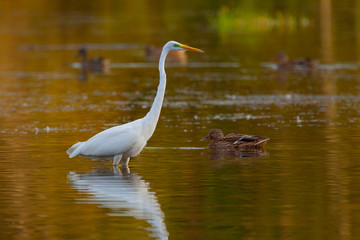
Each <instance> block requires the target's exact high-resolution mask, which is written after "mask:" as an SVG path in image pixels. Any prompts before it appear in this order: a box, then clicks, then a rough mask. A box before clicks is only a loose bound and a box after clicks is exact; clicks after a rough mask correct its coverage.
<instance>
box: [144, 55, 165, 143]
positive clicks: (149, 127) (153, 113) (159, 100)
mask: <svg viewBox="0 0 360 240" xmlns="http://www.w3.org/2000/svg"><path fill="white" fill-rule="evenodd" d="M167 54H168V51H164V50H163V51H162V53H161V56H160V60H159V72H160V82H159V86H158V90H157V93H156V96H155V99H154V102H153V104H152V106H151V109H150V111H149V112H148V113H147V114H146V116H145V117H144V120H145V121H144V123H145V125H144V127H145V132H146V134H147V138H148V139H149V138H150V137H151V136H152V135H153V133H154V131H155V128H156V124H157V122H158V120H159V116H160V112H161V107H162V104H163V100H164V95H165V87H166V73H165V58H166V56H167Z"/></svg>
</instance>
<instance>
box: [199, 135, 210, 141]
mask: <svg viewBox="0 0 360 240" xmlns="http://www.w3.org/2000/svg"><path fill="white" fill-rule="evenodd" d="M206 140H209V136H206V137H204V138H203V139H201V140H200V141H206Z"/></svg>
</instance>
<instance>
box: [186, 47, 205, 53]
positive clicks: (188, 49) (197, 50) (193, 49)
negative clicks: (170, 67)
mask: <svg viewBox="0 0 360 240" xmlns="http://www.w3.org/2000/svg"><path fill="white" fill-rule="evenodd" d="M180 47H181V48H183V49H184V50H187V51H193V52H201V53H203V52H204V51H203V50H201V49H198V48H194V47H190V46H187V45H181V46H180Z"/></svg>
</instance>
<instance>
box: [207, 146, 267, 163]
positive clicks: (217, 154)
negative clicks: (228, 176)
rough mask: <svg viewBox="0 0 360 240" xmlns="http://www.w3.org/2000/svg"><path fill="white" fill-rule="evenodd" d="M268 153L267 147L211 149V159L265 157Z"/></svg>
mask: <svg viewBox="0 0 360 240" xmlns="http://www.w3.org/2000/svg"><path fill="white" fill-rule="evenodd" d="M267 155H268V152H267V151H266V150H265V149H254V150H248V151H210V159H211V160H216V161H224V160H228V159H231V160H232V161H233V160H236V159H237V158H243V157H264V156H267Z"/></svg>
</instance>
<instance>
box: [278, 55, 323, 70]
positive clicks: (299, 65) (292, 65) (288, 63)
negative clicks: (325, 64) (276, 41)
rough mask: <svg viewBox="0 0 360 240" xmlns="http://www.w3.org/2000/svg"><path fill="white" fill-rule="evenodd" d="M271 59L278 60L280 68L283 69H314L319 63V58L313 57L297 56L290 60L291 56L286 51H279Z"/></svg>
mask: <svg viewBox="0 0 360 240" xmlns="http://www.w3.org/2000/svg"><path fill="white" fill-rule="evenodd" d="M271 60H272V61H274V62H277V65H278V69H279V70H283V69H293V70H301V69H306V70H312V69H315V68H316V67H317V65H318V64H319V61H318V60H314V59H311V58H297V59H293V60H289V57H288V55H287V54H286V53H285V52H279V53H278V54H277V55H276V56H275V57H273V58H272V59H271Z"/></svg>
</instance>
